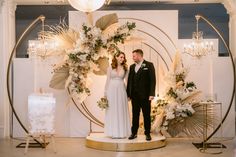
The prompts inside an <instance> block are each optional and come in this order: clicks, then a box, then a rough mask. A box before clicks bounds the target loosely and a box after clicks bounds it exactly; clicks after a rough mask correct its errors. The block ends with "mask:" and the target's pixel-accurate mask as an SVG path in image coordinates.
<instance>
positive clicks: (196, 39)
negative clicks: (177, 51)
mask: <svg viewBox="0 0 236 157" xmlns="http://www.w3.org/2000/svg"><path fill="white" fill-rule="evenodd" d="M195 17H196V20H197V26H196V32H193V34H192V40H193V41H192V42H191V43H190V44H184V53H187V54H189V55H191V56H193V57H196V58H201V57H202V56H206V55H208V54H211V53H212V52H213V51H214V47H213V42H212V41H211V42H208V41H204V39H203V32H202V31H199V30H198V21H199V19H200V16H199V15H196V16H195Z"/></svg>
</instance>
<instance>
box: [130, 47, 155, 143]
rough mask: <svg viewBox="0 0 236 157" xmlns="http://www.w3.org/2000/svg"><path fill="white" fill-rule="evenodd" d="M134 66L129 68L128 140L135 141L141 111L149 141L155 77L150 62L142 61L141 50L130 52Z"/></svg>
mask: <svg viewBox="0 0 236 157" xmlns="http://www.w3.org/2000/svg"><path fill="white" fill-rule="evenodd" d="M132 55H133V60H134V62H135V64H132V65H131V66H130V71H129V77H128V85H127V94H128V97H129V98H130V99H131V102H132V115H133V117H132V128H131V132H132V134H131V135H130V137H129V139H130V140H132V139H135V138H136V137H137V132H138V128H139V114H140V110H142V113H143V118H144V128H145V135H146V140H147V141H150V140H151V139H152V138H151V136H150V129H151V118H150V114H151V101H152V100H153V98H154V96H155V86H156V76H155V69H154V66H153V64H152V63H151V62H148V61H145V60H144V59H143V51H142V50H141V49H137V50H134V51H133V52H132Z"/></svg>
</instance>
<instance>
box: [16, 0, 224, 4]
mask: <svg viewBox="0 0 236 157" xmlns="http://www.w3.org/2000/svg"><path fill="white" fill-rule="evenodd" d="M14 1H15V2H16V3H17V5H42V4H44V5H50V4H57V5H63V4H68V2H67V0H14ZM111 2H169V3H220V2H222V0H111Z"/></svg>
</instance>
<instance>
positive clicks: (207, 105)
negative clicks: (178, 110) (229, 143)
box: [193, 101, 226, 154]
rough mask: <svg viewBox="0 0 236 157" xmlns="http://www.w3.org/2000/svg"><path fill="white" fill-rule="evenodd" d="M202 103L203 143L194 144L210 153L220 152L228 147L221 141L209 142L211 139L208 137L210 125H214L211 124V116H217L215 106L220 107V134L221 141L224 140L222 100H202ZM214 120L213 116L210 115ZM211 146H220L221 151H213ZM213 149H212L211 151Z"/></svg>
mask: <svg viewBox="0 0 236 157" xmlns="http://www.w3.org/2000/svg"><path fill="white" fill-rule="evenodd" d="M200 105H202V109H203V111H204V114H203V119H202V120H203V124H204V126H203V132H202V143H193V145H195V146H196V147H197V148H198V149H199V151H200V152H202V153H208V154H220V153H222V152H223V148H226V147H225V146H224V145H223V144H222V143H220V142H213V143H211V142H208V141H209V140H210V139H207V137H208V134H207V133H208V130H209V127H212V126H211V124H209V116H215V113H214V111H213V110H214V109H215V107H217V106H218V107H219V112H220V113H219V117H218V118H219V121H220V124H218V125H220V135H219V141H220V140H222V134H223V128H222V103H221V102H212V101H210V102H208V101H206V102H200ZM210 111H211V113H212V114H211V115H209V112H210ZM210 118H212V119H213V121H214V120H216V119H214V118H213V117H210ZM211 148H214V149H216V148H219V151H212V149H211ZM210 149H211V151H210Z"/></svg>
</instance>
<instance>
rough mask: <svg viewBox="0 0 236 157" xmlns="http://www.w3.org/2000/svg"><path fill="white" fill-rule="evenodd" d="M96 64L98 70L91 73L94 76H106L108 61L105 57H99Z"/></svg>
mask: <svg viewBox="0 0 236 157" xmlns="http://www.w3.org/2000/svg"><path fill="white" fill-rule="evenodd" d="M96 62H97V64H98V69H99V70H94V71H93V73H94V74H96V75H106V73H107V68H108V66H109V59H108V58H107V57H100V58H99V59H98V60H97V61H96Z"/></svg>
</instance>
